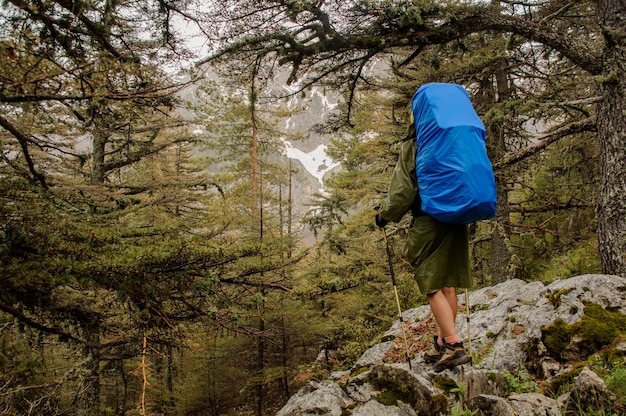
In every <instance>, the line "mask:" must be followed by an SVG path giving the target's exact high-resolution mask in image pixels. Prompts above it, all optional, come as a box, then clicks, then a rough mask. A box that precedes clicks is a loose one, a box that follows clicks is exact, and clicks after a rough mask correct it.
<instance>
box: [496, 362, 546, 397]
mask: <svg viewBox="0 0 626 416" xmlns="http://www.w3.org/2000/svg"><path fill="white" fill-rule="evenodd" d="M502 375H503V376H504V378H505V380H506V383H507V389H506V394H505V397H508V396H510V395H511V394H514V393H515V394H522V393H538V392H539V386H538V385H537V383H536V382H535V380H533V379H532V378H531V377H530V376H529V374H528V372H527V371H526V370H525V369H523V368H518V369H517V370H516V371H504V372H502Z"/></svg>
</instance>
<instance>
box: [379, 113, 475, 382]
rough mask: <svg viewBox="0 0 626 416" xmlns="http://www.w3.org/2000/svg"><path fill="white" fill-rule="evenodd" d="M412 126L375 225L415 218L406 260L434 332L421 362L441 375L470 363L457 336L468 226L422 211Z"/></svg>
mask: <svg viewBox="0 0 626 416" xmlns="http://www.w3.org/2000/svg"><path fill="white" fill-rule="evenodd" d="M415 131H416V130H415V125H414V124H413V123H411V126H410V128H409V131H408V133H407V136H406V137H405V139H404V140H403V141H402V142H401V143H400V154H399V156H398V161H397V163H396V166H395V169H394V171H393V173H392V176H391V180H390V183H389V190H388V193H387V196H386V198H385V199H384V200H383V201H382V203H381V206H380V208H379V211H378V214H377V215H376V225H377V226H378V227H381V228H383V227H385V225H386V224H387V223H388V222H389V221H391V222H398V221H400V220H401V219H402V217H403V216H404V215H405V214H407V213H408V212H409V211H410V212H411V214H412V215H413V219H412V221H411V226H410V228H409V233H408V237H407V242H406V246H405V251H404V256H405V258H406V259H407V260H408V261H409V263H411V265H413V269H414V273H415V280H416V281H417V284H418V286H419V289H420V291H421V292H422V293H424V294H426V296H427V298H428V304H429V306H430V309H431V312H432V314H433V316H434V317H435V321H436V322H437V326H438V331H439V333H438V335H435V337H434V342H433V346H432V347H431V349H430V350H428V351H426V352H425V353H424V361H425V362H427V363H431V364H434V370H435V371H437V372H439V371H443V370H445V369H448V368H453V367H455V366H457V365H460V364H465V363H467V362H469V361H470V360H471V357H470V356H469V355H468V354H467V353H466V351H465V349H464V348H463V343H462V342H461V340H460V338H459V335H458V333H457V331H456V327H455V320H456V315H457V311H458V301H457V296H456V288H470V287H471V286H472V277H471V274H470V260H469V238H468V230H467V225H465V224H448V223H443V222H439V221H437V220H435V219H434V218H433V217H431V216H430V215H428V214H426V213H425V212H423V211H422V210H421V199H420V197H419V194H418V182H417V174H416V170H415V167H416V150H417V144H416V140H415Z"/></svg>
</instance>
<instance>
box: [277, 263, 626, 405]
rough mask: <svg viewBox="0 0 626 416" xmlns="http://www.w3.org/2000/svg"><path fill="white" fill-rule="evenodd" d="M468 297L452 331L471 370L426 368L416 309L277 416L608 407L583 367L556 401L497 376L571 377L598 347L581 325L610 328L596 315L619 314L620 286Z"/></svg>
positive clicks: (625, 301)
mask: <svg viewBox="0 0 626 416" xmlns="http://www.w3.org/2000/svg"><path fill="white" fill-rule="evenodd" d="M468 300H469V302H468V303H469V309H470V313H469V315H466V306H467V305H465V296H464V294H459V303H460V306H461V308H460V314H459V316H458V319H457V330H458V331H459V334H460V335H461V337H462V338H466V340H465V346H466V348H468V349H471V352H472V353H473V354H472V355H473V357H474V358H475V361H476V362H475V363H473V364H466V365H463V366H459V367H456V368H453V369H450V370H445V371H443V372H441V373H435V372H434V371H433V369H432V366H431V365H427V364H425V363H424V362H423V360H422V353H421V352H420V348H421V349H424V348H427V347H428V344H429V342H430V341H431V340H432V335H433V334H425V333H424V330H425V328H426V329H428V328H431V327H432V326H430V325H429V324H428V322H429V320H432V316H431V314H430V309H429V308H428V306H427V305H426V306H421V307H419V308H414V309H410V310H407V311H404V312H403V320H402V321H401V320H397V321H396V322H395V323H394V324H393V325H392V326H391V328H390V329H389V330H388V331H387V332H386V333H385V334H384V335H383V336H382V338H381V342H380V343H378V344H376V345H374V346H373V347H372V348H370V349H369V350H368V351H366V352H365V353H364V354H363V356H362V357H361V358H360V359H359V360H358V361H357V362H356V363H355V364H354V366H352V368H350V369H347V370H345V371H342V372H336V373H333V375H331V379H330V380H325V381H322V382H319V383H317V382H310V383H309V384H308V385H307V386H305V387H304V388H303V389H301V390H300V391H299V392H298V393H297V394H296V395H294V396H293V397H292V398H291V399H290V400H289V402H288V403H287V404H286V405H285V407H284V408H283V409H282V410H281V411H280V412H279V413H278V416H291V415H293V416H295V415H304V416H306V415H314V414H315V415H343V416H345V415H355V416H361V415H368V416H377V415H380V416H387V415H389V416H422V415H424V416H427V415H428V416H430V415H439V414H448V413H450V411H451V409H452V408H459V407H462V406H464V407H467V408H469V409H472V410H480V411H482V413H483V414H490V415H496V416H498V415H502V416H504V415H506V416H511V415H512V416H533V415H548V416H551V415H554V416H557V415H561V414H564V413H566V414H568V415H570V414H571V415H573V414H580V413H576V412H580V411H581V409H582V410H585V411H586V410H587V409H590V410H592V411H599V409H603V408H605V406H607V404H608V401H609V395H608V391H607V388H606V385H604V382H603V381H602V379H600V378H599V377H598V376H597V375H596V374H595V373H593V371H591V370H590V369H589V368H584V369H583V370H582V371H581V372H580V374H578V375H577V376H576V377H575V378H573V383H572V384H573V388H572V389H571V391H570V392H568V393H567V394H565V395H563V396H562V397H560V398H559V400H558V401H557V400H555V399H553V398H550V397H546V396H545V395H542V394H540V393H538V392H536V391H533V392H523V393H519V392H514V391H511V388H510V385H509V384H508V382H507V379H506V377H505V376H504V375H505V374H509V373H508V371H509V370H511V371H519V370H520V369H523V368H524V369H529V370H531V371H533V372H534V373H535V374H537V375H539V376H543V377H544V378H545V379H546V380H547V381H548V382H549V380H550V379H553V378H557V377H558V376H559V375H562V374H564V373H565V374H568V372H571V371H572V369H573V368H574V366H575V364H577V362H578V361H583V360H584V359H585V358H586V355H588V354H590V353H591V352H593V349H594V348H599V346H600V345H598V344H597V342H596V341H597V340H590V339H588V338H589V337H590V336H593V331H591V332H590V334H586V333H584V332H583V331H581V330H580V328H583V326H582V325H581V323H584V322H587V324H589V322H591V324H590V325H592V326H593V325H594V322H597V325H598V327H601V326H602V325H605V324H607V322H601V321H602V320H603V319H604V317H603V315H602V314H607V315H606V319H604V320H605V321H610V320H611V319H610V318H612V317H613V318H614V317H615V316H621V315H624V314H626V279H624V278H622V277H618V276H607V275H583V276H577V277H573V278H570V279H567V280H559V281H556V282H554V283H551V284H549V285H547V286H546V285H544V284H543V283H541V282H532V283H526V282H524V281H521V280H510V281H507V282H504V283H501V284H499V285H496V286H493V287H487V288H483V289H479V290H476V291H474V292H471V293H469V296H468ZM588 308H593V309H588ZM587 310H593V311H594V314H595V315H599V316H595V317H594V319H596V320H598V321H590V320H589V319H587V318H589V317H588V316H586V315H585V314H586V312H585V311H587ZM610 314H618V315H610ZM468 318H469V319H468ZM609 323H610V322H609ZM401 325H404V327H402V326H401ZM607 325H608V324H607ZM607 328H609V329H610V328H611V327H610V326H608V327H607ZM595 329H596V330H597V329H598V328H595ZM558 331H561V332H558ZM568 331H569V332H568ZM403 332H404V334H403ZM404 335H406V336H407V337H408V339H409V340H410V355H411V356H412V360H411V362H410V363H407V362H406V361H402V359H403V358H404V357H405V355H403V354H402V353H399V351H404V348H405V346H404V342H403V338H404ZM603 335H604V334H603ZM555 339H556V340H558V341H559V342H560V344H559V343H557V342H554V340H555ZM607 339H608V338H607ZM546 344H547V345H546ZM625 344H626V342H625V341H624V338H623V337H622V338H619V337H618V338H617V339H616V340H615V342H614V345H615V348H616V351H617V352H618V353H619V351H620V348H621V351H624V350H626V347H625V346H624V345H625ZM394 361H395V362H394ZM409 364H410V365H409Z"/></svg>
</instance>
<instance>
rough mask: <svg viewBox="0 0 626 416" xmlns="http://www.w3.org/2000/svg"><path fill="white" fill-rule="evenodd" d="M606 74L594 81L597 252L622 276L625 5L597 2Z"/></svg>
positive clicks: (605, 268) (606, 267) (625, 248)
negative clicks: (596, 99) (596, 94)
mask: <svg viewBox="0 0 626 416" xmlns="http://www.w3.org/2000/svg"><path fill="white" fill-rule="evenodd" d="M596 8H597V15H598V18H599V23H600V26H601V27H602V28H603V34H604V41H605V42H604V54H603V56H604V59H603V64H604V65H603V68H604V71H603V72H602V74H601V75H600V76H597V77H596V80H597V81H598V88H599V92H600V94H601V95H602V96H603V100H601V101H600V102H599V103H598V105H597V122H598V139H599V141H600V193H599V200H598V206H597V219H598V230H597V237H598V249H599V255H600V263H601V265H602V272H603V273H607V274H613V275H618V276H626V150H625V149H626V29H625V28H626V2H624V1H623V0H599V1H596Z"/></svg>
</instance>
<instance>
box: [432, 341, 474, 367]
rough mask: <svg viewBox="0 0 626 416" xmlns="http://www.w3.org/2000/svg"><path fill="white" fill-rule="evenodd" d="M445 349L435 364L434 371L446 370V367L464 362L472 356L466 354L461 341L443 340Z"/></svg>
mask: <svg viewBox="0 0 626 416" xmlns="http://www.w3.org/2000/svg"><path fill="white" fill-rule="evenodd" d="M444 347H445V351H444V352H443V355H442V356H441V358H440V359H439V361H437V363H436V364H435V371H436V372H437V373H438V372H440V371H443V370H446V369H448V368H452V367H456V366H457V365H461V364H465V363H467V362H469V361H471V360H472V357H470V356H469V355H467V353H466V352H465V348H463V343H462V342H457V343H456V344H448V343H446V342H445V340H444Z"/></svg>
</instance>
